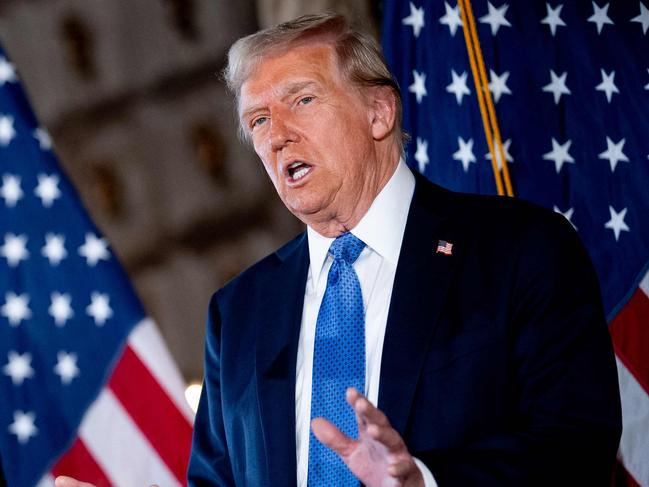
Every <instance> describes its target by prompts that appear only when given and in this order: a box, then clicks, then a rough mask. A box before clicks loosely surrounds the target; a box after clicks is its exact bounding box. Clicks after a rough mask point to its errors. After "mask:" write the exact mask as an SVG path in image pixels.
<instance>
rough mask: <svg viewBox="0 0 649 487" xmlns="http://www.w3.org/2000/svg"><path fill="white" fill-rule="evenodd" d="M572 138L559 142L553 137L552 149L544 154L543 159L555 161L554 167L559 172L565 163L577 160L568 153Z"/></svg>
mask: <svg viewBox="0 0 649 487" xmlns="http://www.w3.org/2000/svg"><path fill="white" fill-rule="evenodd" d="M571 144H572V140H568V141H567V142H566V143H564V144H559V142H557V141H556V139H555V138H554V137H552V150H551V151H550V152H548V153H546V154H543V159H545V160H546V161H554V167H555V169H556V170H557V174H559V171H561V168H562V167H563V165H564V163H566V162H570V163H572V164H574V163H575V160H574V159H573V158H572V156H571V155H570V154H569V153H568V150H569V149H570V145H571Z"/></svg>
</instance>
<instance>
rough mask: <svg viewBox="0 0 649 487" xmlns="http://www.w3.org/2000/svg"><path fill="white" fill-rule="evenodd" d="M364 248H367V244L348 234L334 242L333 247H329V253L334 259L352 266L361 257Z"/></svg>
mask: <svg viewBox="0 0 649 487" xmlns="http://www.w3.org/2000/svg"><path fill="white" fill-rule="evenodd" d="M363 248H365V243H364V242H363V241H362V240H360V239H359V238H357V237H355V236H354V235H352V234H351V233H350V232H347V233H343V234H342V235H341V236H340V237H338V238H336V240H334V241H333V243H332V244H331V247H329V252H330V253H331V255H333V256H334V259H342V260H344V261H345V262H347V263H348V264H350V265H351V264H353V263H354V262H356V259H358V256H359V255H361V252H362V251H363Z"/></svg>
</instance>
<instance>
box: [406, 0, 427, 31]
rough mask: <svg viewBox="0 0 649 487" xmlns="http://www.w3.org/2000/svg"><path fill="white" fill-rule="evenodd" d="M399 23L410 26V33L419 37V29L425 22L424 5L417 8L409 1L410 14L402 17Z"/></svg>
mask: <svg viewBox="0 0 649 487" xmlns="http://www.w3.org/2000/svg"><path fill="white" fill-rule="evenodd" d="M401 23H402V24H403V25H410V26H412V33H413V34H414V35H415V37H419V33H420V32H421V29H422V28H423V27H424V25H426V22H424V7H419V8H417V7H415V5H414V4H413V3H412V2H410V15H408V16H407V17H404V18H403V19H402V20H401Z"/></svg>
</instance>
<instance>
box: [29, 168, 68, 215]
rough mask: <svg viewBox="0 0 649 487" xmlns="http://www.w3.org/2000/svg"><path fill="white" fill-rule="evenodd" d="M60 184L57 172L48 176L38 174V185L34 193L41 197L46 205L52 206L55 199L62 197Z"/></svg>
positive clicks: (47, 206)
mask: <svg viewBox="0 0 649 487" xmlns="http://www.w3.org/2000/svg"><path fill="white" fill-rule="evenodd" d="M58 185H59V177H58V176H57V175H56V174H52V175H51V176H48V175H47V174H42V173H41V174H39V175H38V186H36V189H35V190H34V194H35V195H36V196H38V197H39V198H40V199H41V201H42V202H43V206H44V207H46V208H49V207H51V206H52V203H54V200H55V199H57V198H60V197H61V190H60V189H59V186H58Z"/></svg>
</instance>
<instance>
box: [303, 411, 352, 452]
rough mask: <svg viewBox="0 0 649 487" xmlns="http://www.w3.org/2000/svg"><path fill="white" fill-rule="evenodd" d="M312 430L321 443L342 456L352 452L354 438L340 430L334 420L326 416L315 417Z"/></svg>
mask: <svg viewBox="0 0 649 487" xmlns="http://www.w3.org/2000/svg"><path fill="white" fill-rule="evenodd" d="M311 430H312V431H313V434H314V435H315V437H316V438H317V439H318V441H320V443H322V444H323V445H325V446H327V447H329V448H331V449H332V450H333V451H335V452H336V453H337V454H338V455H340V456H341V457H347V456H349V454H351V452H352V450H353V447H354V440H353V439H351V438H350V437H349V436H347V435H346V434H345V433H343V432H342V431H340V430H339V429H338V428H337V427H336V426H335V425H334V424H333V423H332V422H330V421H327V420H326V419H324V418H314V419H313V420H312V421H311Z"/></svg>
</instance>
